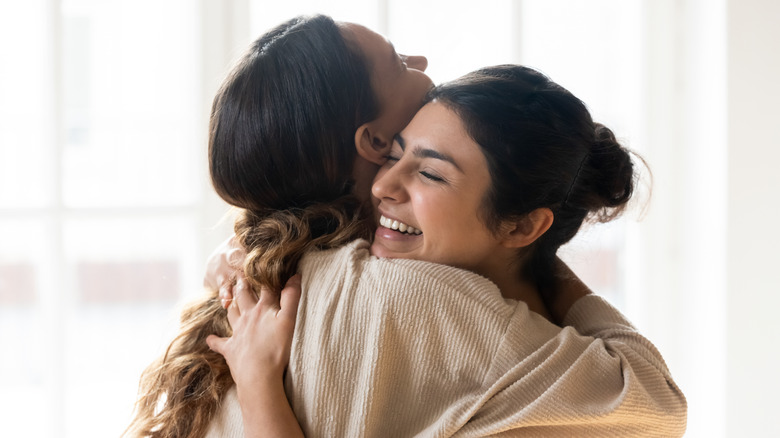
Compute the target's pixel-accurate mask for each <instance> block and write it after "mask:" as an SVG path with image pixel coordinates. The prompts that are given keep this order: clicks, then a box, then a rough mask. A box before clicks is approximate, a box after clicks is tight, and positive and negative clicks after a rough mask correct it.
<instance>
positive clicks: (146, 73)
mask: <svg viewBox="0 0 780 438" xmlns="http://www.w3.org/2000/svg"><path fill="white" fill-rule="evenodd" d="M312 12H322V13H326V14H329V15H332V16H333V17H334V18H336V19H339V20H345V21H355V22H358V23H361V24H364V25H367V26H368V27H371V28H373V29H375V30H377V31H379V32H380V33H383V34H385V35H387V36H388V37H389V38H390V39H391V40H392V41H393V42H394V43H395V45H396V47H397V48H398V50H399V52H401V53H407V54H423V55H426V56H427V57H428V60H429V65H430V67H429V69H428V73H429V74H430V76H431V77H432V78H433V79H434V81H435V82H441V81H445V80H448V79H452V78H455V77H457V76H459V75H461V74H464V73H466V72H468V71H471V70H473V69H476V68H478V67H482V66H485V65H490V64H500V63H522V64H526V65H530V66H533V67H536V68H538V69H540V70H542V71H544V72H545V73H547V74H548V75H550V76H551V77H552V78H553V79H554V80H555V81H556V82H558V83H560V84H561V85H563V86H564V87H566V88H568V89H569V90H571V91H572V92H573V93H574V94H575V95H577V96H579V97H580V98H581V99H583V100H584V101H585V102H586V103H587V104H588V105H589V107H590V108H591V110H592V112H593V114H594V117H595V118H596V119H597V120H598V121H601V122H603V123H605V124H607V125H608V126H610V127H612V128H613V130H615V132H616V133H617V134H618V136H619V137H620V138H621V139H622V140H624V142H625V144H626V145H627V146H629V147H631V148H633V149H635V150H637V151H639V152H640V153H642V154H643V156H644V157H645V158H646V159H647V161H648V163H649V165H650V167H651V169H652V172H653V177H654V186H653V193H652V199H651V202H650V204H649V205H648V207H647V208H646V211H645V213H644V215H642V214H640V213H641V207H642V206H641V205H638V206H636V207H635V209H634V213H629V214H628V215H627V216H626V217H625V218H624V219H621V220H620V221H618V222H616V223H614V224H611V225H609V226H600V227H596V228H593V229H590V230H588V231H587V232H585V233H582V235H581V236H580V237H578V238H577V240H576V241H575V242H573V243H572V244H570V245H569V246H568V247H567V248H565V257H566V259H567V260H569V261H570V262H571V264H572V265H573V266H574V267H575V268H576V270H577V271H578V272H579V273H581V274H582V276H583V277H585V279H586V280H587V282H588V283H589V284H590V285H591V286H592V287H593V288H594V289H595V290H596V291H597V292H598V293H600V294H602V295H605V296H607V297H608V298H609V299H610V300H611V301H613V302H614V303H615V304H616V305H618V306H619V307H620V308H621V309H623V310H624V312H625V313H626V314H627V315H628V316H629V317H630V318H631V319H632V320H633V321H634V322H635V323H636V325H637V326H638V327H639V328H640V329H641V330H642V331H643V332H644V333H645V334H646V335H647V336H648V337H649V338H650V339H651V340H653V341H654V342H655V343H656V345H657V346H658V347H659V349H660V350H661V351H662V353H663V354H664V356H665V358H666V359H667V363H668V364H669V366H670V367H671V369H672V372H673V374H674V376H675V379H676V380H677V382H678V383H679V385H680V386H681V387H682V388H683V390H684V392H685V393H686V395H687V397H688V401H689V431H688V433H687V435H686V436H689V437H725V436H729V437H742V436H780V421H779V420H778V417H777V415H776V414H775V411H776V410H777V408H779V407H780V404H778V403H777V402H776V401H775V400H776V397H775V395H776V394H778V393H780V380H779V379H778V377H777V374H776V373H775V371H774V370H775V366H777V365H776V364H777V363H778V362H780V350H779V349H778V347H780V322H778V318H776V317H775V313H776V309H777V308H778V305H780V298H778V293H780V280H778V276H777V275H773V274H775V273H774V269H776V266H775V265H776V264H777V263H776V262H777V261H780V258H778V256H777V248H778V246H780V238H778V234H779V233H777V232H776V230H775V229H774V228H773V225H774V222H775V219H776V218H778V217H780V214H779V213H780V207H778V202H777V201H778V195H777V193H776V192H777V189H778V188H780V176H779V175H780V172H778V171H777V166H778V163H780V152H779V151H780V134H778V132H780V131H778V130H777V128H776V126H777V124H778V122H779V121H780V109H778V108H779V107H778V105H777V104H776V102H778V101H779V100H780V85H778V83H777V81H778V78H780V57H779V56H778V53H777V48H776V46H777V42H778V41H780V26H777V19H778V18H780V2H775V1H773V0H763V1H762V0H590V1H587V2H585V1H581V0H518V1H512V0H482V1H479V2H452V1H448V0H436V1H433V0H431V1H426V0H331V1H329V2H327V5H325V2H319V1H314V0H308V1H304V0H285V1H283V2H279V1H262V0H223V1H218V0H199V1H192V0H134V1H129V0H24V1H22V0H19V1H11V0H0V345H2V353H0V354H1V355H2V356H1V357H2V359H1V360H0V435H3V436H24V437H105V436H118V435H119V434H120V433H121V432H122V430H123V429H124V427H126V425H127V424H128V422H129V420H130V417H131V411H132V406H133V402H134V400H135V396H136V385H137V382H138V378H139V376H140V373H141V371H142V370H143V368H144V367H145V365H147V364H148V363H149V362H150V361H151V360H152V359H153V358H154V357H156V356H157V355H158V354H160V352H161V351H162V350H163V349H164V347H165V346H166V345H167V342H168V341H169V340H170V339H171V337H172V334H173V333H174V332H175V330H176V324H177V312H178V309H179V306H180V304H181V303H182V302H183V301H185V300H187V299H189V298H192V297H194V296H196V295H197V294H199V293H201V281H202V274H203V265H204V262H205V260H206V257H207V255H208V253H209V252H210V251H211V249H213V248H214V247H215V246H216V245H217V244H218V243H219V242H221V241H222V240H223V239H224V238H225V237H226V236H227V235H228V234H229V233H230V229H231V227H230V224H229V223H228V222H226V221H220V219H221V218H223V217H224V214H225V213H226V211H227V207H226V206H225V204H223V203H221V201H219V200H218V199H217V198H216V197H215V195H214V194H213V193H212V191H211V188H210V185H209V181H208V175H207V166H206V159H205V158H206V154H205V151H206V139H205V134H206V128H207V118H208V111H209V109H210V101H211V99H212V97H213V95H214V93H215V91H216V88H217V86H218V84H219V83H220V81H221V79H222V77H223V75H224V74H225V73H226V72H227V69H228V68H229V65H230V63H231V61H233V60H234V59H235V58H236V57H237V56H238V55H239V54H240V53H241V51H242V50H244V48H245V47H247V46H248V44H249V43H250V42H251V41H252V40H253V39H254V38H256V37H257V36H258V35H259V34H260V33H262V32H263V31H264V30H266V29H267V28H269V27H271V26H273V25H275V24H277V23H279V22H281V21H283V20H285V19H287V18H290V17H292V16H294V15H298V14H302V13H312ZM639 219H641V220H639Z"/></svg>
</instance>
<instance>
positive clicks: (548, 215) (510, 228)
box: [503, 208, 554, 248]
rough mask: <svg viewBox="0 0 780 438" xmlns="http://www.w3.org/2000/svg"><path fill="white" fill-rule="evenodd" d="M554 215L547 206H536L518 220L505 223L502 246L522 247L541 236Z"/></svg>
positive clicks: (550, 224)
mask: <svg viewBox="0 0 780 438" xmlns="http://www.w3.org/2000/svg"><path fill="white" fill-rule="evenodd" d="M553 220H554V216H553V212H552V210H550V209H549V208H537V209H536V210H534V211H532V212H530V213H528V214H527V215H526V216H525V217H523V218H522V219H520V220H518V221H513V222H508V223H506V224H505V226H506V228H505V234H504V241H503V243H504V246H506V247H509V248H523V247H526V246H528V245H531V244H532V243H534V242H535V241H536V240H537V239H538V238H540V237H542V235H543V234H544V233H546V232H547V230H549V229H550V227H551V226H552V224H553Z"/></svg>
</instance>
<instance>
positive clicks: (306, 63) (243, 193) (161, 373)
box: [126, 16, 377, 437]
mask: <svg viewBox="0 0 780 438" xmlns="http://www.w3.org/2000/svg"><path fill="white" fill-rule="evenodd" d="M376 113H377V108H376V103H375V99H374V95H373V91H372V89H371V84H370V76H369V72H368V69H367V67H366V64H365V61H364V60H363V59H362V54H361V52H360V51H359V50H354V49H351V48H350V47H348V45H347V43H346V42H345V40H344V39H343V38H342V36H341V32H340V29H339V26H338V25H337V24H336V23H335V22H334V21H333V20H332V19H330V18H329V17H325V16H313V17H298V18H295V19H292V20H290V21H288V22H286V23H283V24H282V25H280V26H278V27H276V28H275V29H273V30H271V31H269V32H268V33H266V34H264V35H263V36H262V37H260V38H259V39H258V40H257V41H255V42H254V43H253V44H252V46H251V47H250V49H249V51H248V52H246V54H244V56H243V57H242V58H241V59H240V61H239V62H238V63H237V64H236V66H235V67H234V68H233V69H232V71H231V72H230V74H229V75H228V77H227V78H226V79H225V81H224V83H223V84H222V87H221V88H220V90H219V92H218V93H217V96H216V97H215V99H214V103H213V107H212V114H211V121H210V127H209V128H210V129H209V169H210V172H211V180H212V183H213V185H214V188H215V190H216V191H217V193H218V194H219V195H220V196H221V197H222V198H223V199H224V200H225V201H227V202H228V203H230V204H232V205H234V206H236V207H240V208H241V209H242V212H241V215H240V217H239V219H238V220H237V222H236V226H235V230H236V236H237V238H238V241H239V242H240V243H241V244H242V245H243V246H244V248H245V249H246V251H247V257H246V261H245V265H244V270H245V272H246V276H247V279H248V281H249V282H250V283H251V284H252V285H253V286H254V287H255V290H259V287H260V286H261V285H263V286H269V287H270V288H271V290H279V289H280V288H281V286H282V285H283V284H284V282H285V281H286V280H287V279H288V278H289V277H290V276H291V275H292V274H293V273H294V272H295V270H296V266H297V263H298V261H299V259H300V257H301V256H302V255H303V254H304V253H305V252H306V251H307V250H309V249H311V248H318V247H319V248H321V247H331V246H336V245H339V244H342V243H345V242H347V241H349V240H352V239H354V238H355V237H362V236H366V235H367V234H368V227H367V226H366V225H367V223H366V221H365V220H364V218H365V217H366V214H365V212H364V211H363V210H362V208H363V206H362V203H360V202H358V200H357V199H356V198H355V197H354V196H353V195H351V189H352V179H351V176H352V168H353V164H354V158H355V154H356V151H355V145H354V135H355V130H356V129H357V127H358V126H360V125H361V124H363V123H365V122H367V121H369V120H371V119H373V118H374V117H375V116H376ZM209 292H210V293H209V295H208V296H206V297H204V298H203V299H201V300H200V301H197V302H194V303H192V304H191V305H190V306H189V307H188V308H187V309H185V310H184V312H183V313H182V317H181V329H180V332H179V334H178V335H177V337H176V338H175V339H174V340H173V342H171V344H170V346H169V347H168V350H167V351H166V353H165V354H164V355H163V356H162V357H161V358H159V359H158V360H157V361H155V362H154V363H152V364H151V365H150V366H149V367H148V368H147V369H146V371H145V372H144V375H143V376H142V378H141V383H140V385H139V393H140V398H139V401H138V402H137V404H136V407H137V411H136V416H135V418H134V420H133V422H132V423H131V425H130V427H129V428H128V430H127V432H126V434H127V435H129V436H145V437H146V436H149V437H198V436H204V435H205V433H206V430H207V428H208V426H209V423H210V421H211V419H212V417H213V416H214V414H215V413H216V411H217V410H218V407H219V403H220V400H221V399H222V398H223V397H224V394H225V392H226V391H227V390H228V388H230V386H231V385H232V384H233V381H232V378H231V376H230V370H229V369H228V367H227V364H226V362H225V359H224V358H223V357H222V356H221V355H220V354H218V353H216V352H214V351H211V350H210V349H209V348H208V345H207V344H206V337H207V336H208V335H210V334H216V335H218V336H229V335H230V325H229V324H228V321H227V317H226V312H225V310H224V309H223V308H222V307H221V305H220V302H219V300H218V299H217V297H216V295H217V291H209Z"/></svg>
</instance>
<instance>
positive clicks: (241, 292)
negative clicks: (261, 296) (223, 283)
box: [233, 278, 257, 312]
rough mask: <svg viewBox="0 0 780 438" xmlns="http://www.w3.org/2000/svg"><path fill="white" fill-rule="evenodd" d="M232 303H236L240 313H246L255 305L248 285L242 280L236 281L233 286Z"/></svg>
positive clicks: (255, 301) (253, 295) (254, 299)
mask: <svg viewBox="0 0 780 438" xmlns="http://www.w3.org/2000/svg"><path fill="white" fill-rule="evenodd" d="M233 301H237V302H238V306H239V307H240V309H239V310H240V311H241V312H246V311H248V310H249V309H251V308H253V307H254V306H255V304H256V303H257V299H256V298H255V294H254V293H252V290H251V289H250V288H249V284H247V282H246V280H244V279H243V278H238V279H236V284H235V286H233Z"/></svg>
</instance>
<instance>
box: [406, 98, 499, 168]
mask: <svg viewBox="0 0 780 438" xmlns="http://www.w3.org/2000/svg"><path fill="white" fill-rule="evenodd" d="M401 135H402V136H403V137H404V138H405V139H406V140H407V143H409V144H411V145H419V146H422V147H427V148H431V149H435V150H438V151H441V152H444V153H447V154H448V155H451V156H452V157H455V158H456V159H458V162H459V166H463V167H464V168H469V167H472V168H473V167H483V166H487V162H486V161H485V157H484V155H483V152H482V148H481V147H480V146H479V145H478V144H477V143H476V142H475V141H474V140H473V139H472V138H471V136H470V135H469V133H468V131H467V130H466V127H465V125H464V124H463V120H461V118H460V116H459V115H458V114H457V113H456V112H455V111H453V110H451V109H450V108H448V107H447V106H446V105H444V104H442V103H440V102H437V101H434V102H431V103H428V104H426V105H425V106H423V107H422V109H420V111H419V112H417V114H416V115H415V116H414V118H413V119H412V121H411V122H410V123H409V125H408V126H407V127H406V129H404V130H403V132H402V133H401Z"/></svg>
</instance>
